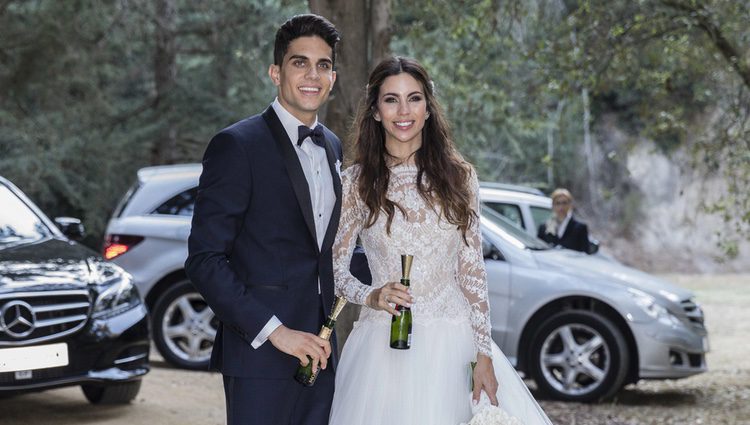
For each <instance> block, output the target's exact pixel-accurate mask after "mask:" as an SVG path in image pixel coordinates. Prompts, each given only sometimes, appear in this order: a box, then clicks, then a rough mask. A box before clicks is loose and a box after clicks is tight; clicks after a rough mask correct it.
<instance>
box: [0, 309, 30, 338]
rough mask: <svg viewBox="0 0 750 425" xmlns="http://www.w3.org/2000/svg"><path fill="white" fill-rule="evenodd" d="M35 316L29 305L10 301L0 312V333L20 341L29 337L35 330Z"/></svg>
mask: <svg viewBox="0 0 750 425" xmlns="http://www.w3.org/2000/svg"><path fill="white" fill-rule="evenodd" d="M35 322H36V314H35V313H34V309H33V308H32V307H31V305H29V303H26V302H23V301H18V300H16V301H11V302H9V303H7V304H5V305H4V306H3V308H2V310H0V331H3V332H5V333H6V334H8V335H9V336H11V337H13V338H16V339H20V338H24V337H27V336H29V335H31V333H32V332H34V329H36V324H35Z"/></svg>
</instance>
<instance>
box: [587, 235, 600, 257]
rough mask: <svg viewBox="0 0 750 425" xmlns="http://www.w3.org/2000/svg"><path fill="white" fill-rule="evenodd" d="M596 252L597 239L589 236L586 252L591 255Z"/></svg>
mask: <svg viewBox="0 0 750 425" xmlns="http://www.w3.org/2000/svg"><path fill="white" fill-rule="evenodd" d="M597 252H599V241H598V240H596V239H591V238H589V245H588V247H587V249H586V253H587V254H589V255H591V254H596V253H597Z"/></svg>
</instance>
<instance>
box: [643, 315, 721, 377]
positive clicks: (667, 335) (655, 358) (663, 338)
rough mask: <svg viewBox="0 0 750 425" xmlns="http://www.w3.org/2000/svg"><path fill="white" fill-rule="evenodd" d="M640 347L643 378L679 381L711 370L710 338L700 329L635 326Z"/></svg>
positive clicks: (657, 325)
mask: <svg viewBox="0 0 750 425" xmlns="http://www.w3.org/2000/svg"><path fill="white" fill-rule="evenodd" d="M632 330H633V336H634V337H635V340H636V344H637V346H638V359H639V365H640V368H639V377H640V378H643V379H677V378H685V377H688V376H692V375H697V374H699V373H703V372H705V371H707V370H708V366H707V364H706V353H707V352H708V350H709V346H708V335H707V333H706V331H705V329H703V328H700V327H697V326H696V327H687V326H676V327H668V326H664V325H662V324H659V323H658V322H654V323H649V324H634V325H633V326H632Z"/></svg>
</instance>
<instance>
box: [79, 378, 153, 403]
mask: <svg viewBox="0 0 750 425" xmlns="http://www.w3.org/2000/svg"><path fill="white" fill-rule="evenodd" d="M81 389H82V390H83V395H85V396H86V399H87V400H88V401H89V402H90V403H91V404H127V403H130V402H131V401H133V399H135V397H136V396H137V395H138V391H140V389H141V380H140V379H139V380H137V381H131V382H123V383H120V384H110V385H81Z"/></svg>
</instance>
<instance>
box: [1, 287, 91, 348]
mask: <svg viewBox="0 0 750 425" xmlns="http://www.w3.org/2000/svg"><path fill="white" fill-rule="evenodd" d="M0 313H3V316H2V318H1V320H0V347H8V346H18V345H28V344H33V343H37V342H42V341H48V340H52V339H56V338H60V337H63V336H65V335H69V334H72V333H74V332H76V331H78V330H80V329H81V328H83V326H84V325H85V324H86V322H87V321H88V318H89V315H90V313H91V296H90V295H89V292H88V291H85V290H70V291H40V292H15V293H8V294H0ZM19 316H23V317H24V319H23V320H21V321H18V320H15V319H17V318H18V317H19Z"/></svg>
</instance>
